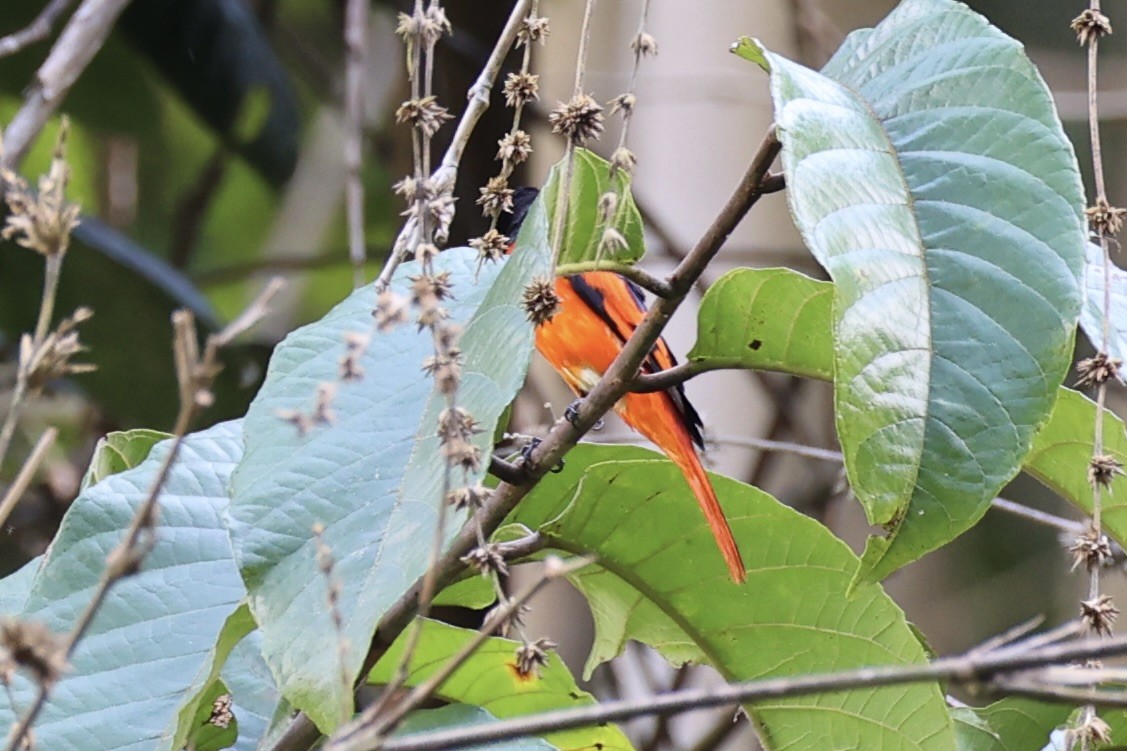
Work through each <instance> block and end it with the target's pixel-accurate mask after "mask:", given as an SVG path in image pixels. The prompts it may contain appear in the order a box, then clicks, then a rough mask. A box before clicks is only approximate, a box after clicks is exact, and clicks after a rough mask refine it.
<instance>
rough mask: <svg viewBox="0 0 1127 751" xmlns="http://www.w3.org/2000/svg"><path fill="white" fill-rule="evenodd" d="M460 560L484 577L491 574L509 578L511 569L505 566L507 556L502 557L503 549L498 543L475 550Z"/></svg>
mask: <svg viewBox="0 0 1127 751" xmlns="http://www.w3.org/2000/svg"><path fill="white" fill-rule="evenodd" d="M460 560H461V561H462V563H464V564H466V565H467V566H469V567H470V568H472V569H475V570H476V571H477V572H478V573H480V574H481V575H482V576H489V575H490V574H500V575H501V576H508V574H509V567H508V566H507V565H505V556H503V555H501V548H500V546H499V545H497V544H496V543H488V544H486V545H483V546H481V547H478V548H474V549H473V550H471V551H470V552H469V553H468V554H467V555H464V556H462V558H461V559H460Z"/></svg>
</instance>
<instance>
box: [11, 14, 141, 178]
mask: <svg viewBox="0 0 1127 751" xmlns="http://www.w3.org/2000/svg"><path fill="white" fill-rule="evenodd" d="M127 5H129V0H84V2H83V3H82V5H80V6H79V7H78V10H76V11H75V12H74V15H73V16H71V17H70V20H69V21H68V22H67V25H66V27H65V28H64V29H63V32H62V33H61V34H60V35H59V38H58V39H57V40H55V44H54V46H53V47H51V52H50V54H49V55H48V56H47V59H46V60H45V61H44V62H43V65H42V66H40V68H39V70H38V72H37V73H36V74H35V81H34V82H33V83H32V84H31V86H30V87H28V89H27V91H26V93H25V94H24V103H23V106H22V107H20V109H19V111H18V112H16V115H15V117H13V118H12V121H11V122H10V123H8V129H7V130H6V131H5V132H4V155H3V158H2V164H3V166H5V167H7V168H8V169H12V170H14V169H16V168H17V167H18V166H19V164H20V163H21V162H22V161H23V159H24V157H25V156H26V155H27V152H28V150H29V149H30V148H31V146H32V144H33V143H34V142H35V139H36V137H37V136H38V135H39V132H40V131H41V130H43V126H44V125H45V124H46V122H47V120H48V118H50V117H51V115H52V114H53V113H54V112H55V109H56V108H57V107H58V106H59V104H61V103H62V101H63V99H64V98H65V97H66V95H67V92H68V91H70V87H71V86H73V85H74V82H75V81H76V80H78V77H79V75H81V74H82V71H84V70H86V66H87V65H89V64H90V61H91V60H93V59H94V55H95V54H97V52H98V50H100V49H101V48H102V45H103V44H104V43H105V41H106V37H108V36H109V34H110V31H111V30H112V29H113V26H114V22H115V21H117V17H118V16H119V15H121V12H122V11H123V10H125V6H127Z"/></svg>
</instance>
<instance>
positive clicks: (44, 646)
mask: <svg viewBox="0 0 1127 751" xmlns="http://www.w3.org/2000/svg"><path fill="white" fill-rule="evenodd" d="M66 667H67V657H66V638H65V637H63V636H61V635H59V634H56V633H54V632H53V631H51V629H49V628H47V626H45V625H44V624H42V623H40V622H39V621H23V620H17V619H14V618H5V619H3V620H0V683H2V684H4V685H9V684H10V683H11V679H12V674H13V672H14V671H15V670H16V668H22V669H24V670H26V671H28V672H29V673H30V674H31V675H32V677H33V678H34V679H35V681H36V682H37V683H39V684H40V685H43V686H48V687H49V686H53V685H54V684H55V682H57V681H58V680H59V677H60V676H61V675H62V674H63V671H64V670H66Z"/></svg>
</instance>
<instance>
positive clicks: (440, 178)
mask: <svg viewBox="0 0 1127 751" xmlns="http://www.w3.org/2000/svg"><path fill="white" fill-rule="evenodd" d="M531 4H532V0H517V2H515V3H514V4H513V10H512V13H510V14H509V20H508V21H507V22H506V23H505V28H504V29H503V30H502V31H501V34H500V36H498V37H497V44H495V45H494V47H493V51H492V52H491V53H490V55H489V59H488V60H486V62H485V65H484V66H483V67H482V69H481V73H480V74H479V75H478V77H477V81H476V82H475V83H474V85H473V86H471V87H470V90H469V94H468V96H469V103H468V104H467V105H466V109H465V111H464V112H463V113H462V116H461V118H460V119H459V120H458V126H457V128H456V129H455V131H454V137H453V139H452V140H451V142H450V146H449V147H447V149H446V153H445V155H444V156H443V158H442V162H441V164H439V166H438V169H436V170H435V171H434V174H432V175H431V180H432V182H433V183H434V184H435V185H437V186H439V188H440V189H441V190H443V191H444V192H447V193H451V192H453V190H454V183H455V182H456V180H457V176H458V166H459V165H460V164H461V162H462V156H463V154H464V153H465V150H466V144H467V143H469V140H470V135H471V134H472V133H473V130H474V128H475V127H477V124H478V122H479V121H480V120H481V116H482V115H483V114H485V110H486V109H488V108H489V94H490V92H492V90H493V86H494V84H495V83H496V82H497V74H498V73H499V72H500V70H501V63H502V62H504V59H505V56H506V55H507V54H508V53H509V50H510V49H512V46H513V44H515V43H516V40H517V32H518V31H519V30H520V23H521V20H522V19H523V18H524V17H525V15H527V13H528V8H529V7H530V5H531ZM419 231H420V230H419V227H418V226H417V225H415V226H413V225H412V223H411V222H408V223H407V224H405V225H404V226H403V229H401V230H400V231H399V236H398V237H397V238H396V240H395V243H394V244H393V245H392V249H391V253H390V254H389V255H388V258H387V261H386V262H385V263H384V266H383V269H381V270H380V274H379V276H378V277H377V278H376V291H377V292H382V291H383V290H385V289H387V287H388V285H389V284H391V278H392V276H394V275H395V270H396V269H397V268H399V264H400V263H401V262H402V261H403V249H404V248H407V247H412V246H413V243H412V242H411V235H413V234H415V233H418V232H419Z"/></svg>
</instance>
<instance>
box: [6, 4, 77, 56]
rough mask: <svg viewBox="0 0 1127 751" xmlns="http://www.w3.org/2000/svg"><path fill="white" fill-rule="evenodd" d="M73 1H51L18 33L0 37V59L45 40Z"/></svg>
mask: <svg viewBox="0 0 1127 751" xmlns="http://www.w3.org/2000/svg"><path fill="white" fill-rule="evenodd" d="M72 2H74V0H51V2H49V3H48V4H47V5H46V6H45V7H44V8H43V10H41V11H39V15H38V16H36V17H35V20H34V21H32V22H31V23H29V24H28V25H27V26H25V27H24V28H22V29H20V30H19V31H15V32H13V33H11V34H8V35H7V36H5V37H0V57H8V56H9V55H14V54H15V53H17V52H19V51H20V50H22V49H24V48H25V47H28V46H30V45H32V44H35V43H36V42H39V41H42V40H44V39H46V38H47V35H48V34H50V33H51V29H52V28H53V27H54V26H55V22H56V21H58V20H59V16H61V15H62V14H63V13H65V12H66V10H67V8H69V7H70V5H71V3H72Z"/></svg>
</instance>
